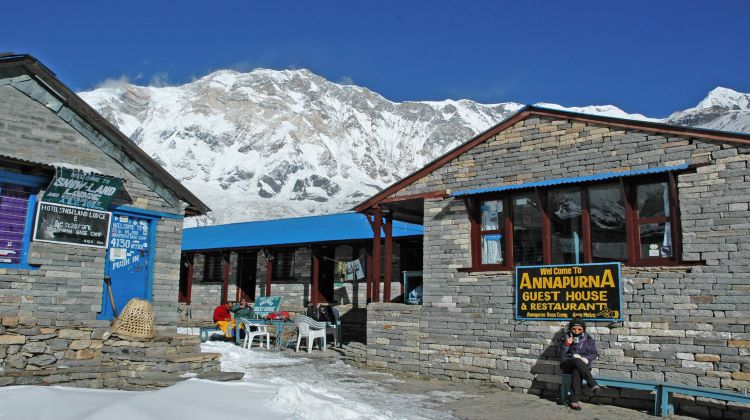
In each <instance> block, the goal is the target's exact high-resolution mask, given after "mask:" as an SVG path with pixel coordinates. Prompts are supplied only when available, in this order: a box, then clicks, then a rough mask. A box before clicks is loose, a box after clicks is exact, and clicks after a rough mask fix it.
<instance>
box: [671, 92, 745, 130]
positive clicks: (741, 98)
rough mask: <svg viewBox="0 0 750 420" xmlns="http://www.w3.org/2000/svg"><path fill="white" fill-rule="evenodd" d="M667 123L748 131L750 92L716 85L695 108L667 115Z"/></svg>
mask: <svg viewBox="0 0 750 420" xmlns="http://www.w3.org/2000/svg"><path fill="white" fill-rule="evenodd" d="M664 122H666V123H669V124H677V125H686V126H694V127H703V128H711V129H715V130H724V131H735V132H745V133H748V132H750V94H747V93H740V92H736V91H734V90H732V89H727V88H723V87H717V88H716V89H714V90H712V91H711V92H709V93H708V96H706V98H705V99H703V100H702V101H700V103H699V104H698V105H697V106H696V107H695V108H690V109H686V110H684V111H678V112H675V113H674V114H672V115H670V116H669V117H667V118H666V119H665V120H664Z"/></svg>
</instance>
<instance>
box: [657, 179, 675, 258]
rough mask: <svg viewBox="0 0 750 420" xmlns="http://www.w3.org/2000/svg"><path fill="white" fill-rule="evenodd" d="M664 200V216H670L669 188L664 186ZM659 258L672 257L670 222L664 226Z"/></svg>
mask: <svg viewBox="0 0 750 420" xmlns="http://www.w3.org/2000/svg"><path fill="white" fill-rule="evenodd" d="M662 199H663V200H664V214H665V216H667V217H668V216H669V214H670V212H669V188H667V185H666V184H664V192H663V193H662ZM659 256H661V257H671V256H672V226H671V224H670V223H669V222H667V223H665V224H664V237H663V239H662V242H661V249H660V250H659Z"/></svg>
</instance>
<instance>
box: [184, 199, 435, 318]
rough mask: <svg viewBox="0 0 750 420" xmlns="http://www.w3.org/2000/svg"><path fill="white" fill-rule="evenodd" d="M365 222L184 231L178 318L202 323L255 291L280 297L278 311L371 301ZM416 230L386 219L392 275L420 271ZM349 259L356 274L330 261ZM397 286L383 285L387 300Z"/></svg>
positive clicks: (356, 217) (348, 217) (310, 220)
mask: <svg viewBox="0 0 750 420" xmlns="http://www.w3.org/2000/svg"><path fill="white" fill-rule="evenodd" d="M371 221H372V220H371V219H370V220H369V221H368V219H367V218H366V217H365V216H363V215H361V214H358V213H342V214H332V215H323V216H310V217H298V218H289V219H275V220H266V221H258V222H245V223H233V224H228V225H217V226H207V227H196V228H188V229H185V237H184V241H183V244H182V251H183V257H182V260H183V264H182V272H181V276H180V295H179V301H180V307H181V309H182V313H183V314H185V317H184V318H182V319H181V323H184V324H185V325H187V324H188V323H192V325H199V324H205V323H210V322H211V316H212V312H213V309H214V308H215V307H216V306H217V305H219V304H220V303H222V302H226V301H227V300H234V301H238V300H239V299H240V298H245V299H247V300H248V301H249V302H253V301H254V300H255V297H256V296H281V297H282V301H281V309H284V310H287V311H292V312H296V313H299V312H303V311H305V308H306V306H307V305H308V304H309V303H327V304H331V305H336V306H339V308H340V311H341V312H342V313H343V312H349V310H350V309H358V308H360V309H363V308H364V307H365V306H366V305H367V302H368V301H369V300H371V299H370V298H368V296H371V291H370V285H371V284H372V283H371V282H370V281H369V279H370V278H371V276H372V270H371V269H370V267H371V266H372V258H373V253H372V248H373V228H372V224H371ZM421 235H422V227H421V226H420V225H413V224H410V223H402V222H396V223H394V224H393V229H392V232H391V237H392V238H393V242H394V243H393V247H392V250H391V252H390V255H391V262H390V266H391V270H390V274H391V277H392V278H395V279H400V278H401V277H402V272H403V271H419V270H421V269H422V256H421V251H422V242H421ZM381 236H383V235H381ZM382 259H383V260H385V259H386V258H385V256H383V257H382ZM354 260H358V261H359V262H360V265H361V267H362V271H363V274H364V275H365V277H364V278H360V279H358V278H356V276H350V277H349V278H348V279H347V278H346V276H345V273H344V272H343V270H341V268H342V267H340V266H338V269H339V270H338V271H337V264H343V263H346V262H350V261H354ZM379 283H382V284H383V285H384V283H383V281H382V280H381V281H380V282H379ZM414 285H415V283H414V282H412V284H411V286H409V285H408V284H407V287H409V289H412V288H413V286H414ZM403 286H404V285H403V283H402V282H400V281H393V282H392V283H391V286H390V287H391V296H393V300H399V299H401V298H402V295H403V291H402V288H403ZM188 309H189V311H188ZM356 312H357V311H355V312H352V313H350V314H349V317H353V316H354V314H355V313H356ZM188 313H189V314H190V318H189V319H188V317H187V314H188ZM358 319H359V318H358ZM349 330H350V332H351V329H349Z"/></svg>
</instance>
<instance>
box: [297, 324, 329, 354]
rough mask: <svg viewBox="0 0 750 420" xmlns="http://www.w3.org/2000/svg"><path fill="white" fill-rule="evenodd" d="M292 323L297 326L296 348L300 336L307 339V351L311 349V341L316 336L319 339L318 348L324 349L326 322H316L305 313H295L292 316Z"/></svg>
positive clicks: (300, 339) (300, 338)
mask: <svg viewBox="0 0 750 420" xmlns="http://www.w3.org/2000/svg"><path fill="white" fill-rule="evenodd" d="M294 325H295V326H296V327H297V350H296V351H299V344H300V342H301V341H302V338H303V337H304V338H306V339H307V352H308V353H310V352H311V351H312V347H313V342H314V341H315V339H316V338H320V339H321V347H320V349H321V350H323V351H326V323H325V322H318V321H316V320H314V319H312V318H310V317H309V316H306V315H297V316H296V317H295V318H294Z"/></svg>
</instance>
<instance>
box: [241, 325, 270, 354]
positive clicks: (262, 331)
mask: <svg viewBox="0 0 750 420" xmlns="http://www.w3.org/2000/svg"><path fill="white" fill-rule="evenodd" d="M237 322H239V323H240V324H242V329H244V330H245V342H244V344H243V345H242V347H244V348H246V349H249V348H250V347H252V346H253V341H254V340H255V337H258V347H259V348H263V336H264V335H265V336H266V348H267V349H270V348H271V335H270V334H269V333H268V325H264V324H254V323H253V322H251V321H250V320H248V319H247V318H240V319H238V320H237ZM251 327H255V328H257V329H256V330H255V331H251Z"/></svg>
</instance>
